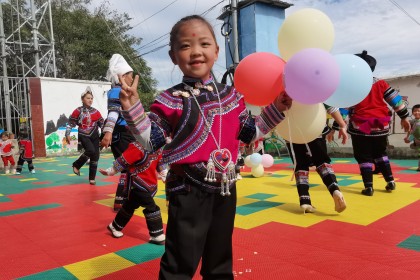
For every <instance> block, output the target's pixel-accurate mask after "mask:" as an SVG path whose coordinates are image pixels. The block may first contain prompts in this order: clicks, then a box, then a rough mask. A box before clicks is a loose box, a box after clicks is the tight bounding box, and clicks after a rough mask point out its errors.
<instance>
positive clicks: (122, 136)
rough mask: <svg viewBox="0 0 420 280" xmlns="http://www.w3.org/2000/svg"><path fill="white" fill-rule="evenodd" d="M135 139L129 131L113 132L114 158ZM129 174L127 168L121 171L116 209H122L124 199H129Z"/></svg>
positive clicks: (115, 200)
mask: <svg viewBox="0 0 420 280" xmlns="http://www.w3.org/2000/svg"><path fill="white" fill-rule="evenodd" d="M133 141H135V138H134V137H133V135H132V134H131V133H130V132H129V131H128V130H127V131H125V130H124V131H115V132H114V133H113V134H112V144H111V151H112V154H113V155H114V158H115V159H116V158H118V157H119V156H121V154H122V153H123V152H124V151H125V150H126V149H127V147H128V144H130V143H131V142H133ZM128 176H129V175H128V174H127V171H126V170H123V171H121V174H120V179H119V180H118V185H117V189H116V191H115V199H114V211H118V210H120V209H121V207H122V205H123V203H124V201H125V200H126V199H127V195H128V188H127V180H128Z"/></svg>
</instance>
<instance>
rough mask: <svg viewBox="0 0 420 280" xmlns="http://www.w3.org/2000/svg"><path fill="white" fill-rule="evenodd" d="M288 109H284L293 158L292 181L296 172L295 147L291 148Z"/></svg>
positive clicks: (291, 146) (291, 145)
mask: <svg viewBox="0 0 420 280" xmlns="http://www.w3.org/2000/svg"><path fill="white" fill-rule="evenodd" d="M288 111H289V110H288V109H286V112H287V116H286V119H287V127H288V129H289V138H290V151H291V153H292V159H293V173H292V177H290V181H293V179H294V178H295V172H296V155H295V149H293V141H292V129H291V128H290V117H291V115H290V112H288Z"/></svg>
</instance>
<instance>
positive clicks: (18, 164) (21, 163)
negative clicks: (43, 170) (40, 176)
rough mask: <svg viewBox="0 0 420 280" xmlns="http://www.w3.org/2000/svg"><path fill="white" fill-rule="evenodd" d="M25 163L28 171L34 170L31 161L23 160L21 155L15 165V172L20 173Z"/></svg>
mask: <svg viewBox="0 0 420 280" xmlns="http://www.w3.org/2000/svg"><path fill="white" fill-rule="evenodd" d="M25 161H26V162H27V163H28V169H29V171H32V170H34V164H33V163H32V159H24V158H23V157H22V154H21V155H20V156H19V160H18V163H17V167H16V172H22V167H23V164H24V163H25Z"/></svg>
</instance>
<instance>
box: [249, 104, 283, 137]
mask: <svg viewBox="0 0 420 280" xmlns="http://www.w3.org/2000/svg"><path fill="white" fill-rule="evenodd" d="M284 118H285V116H284V114H283V113H281V112H280V111H279V110H277V108H276V106H275V105H274V104H273V103H271V104H270V105H268V106H267V107H265V108H264V109H263V110H262V112H261V114H260V115H259V116H257V117H256V118H255V125H256V127H257V128H258V131H259V132H260V133H261V135H258V134H259V133H257V138H256V139H259V138H261V137H263V136H264V135H266V134H267V133H269V132H270V131H271V130H272V129H274V128H275V127H276V126H277V125H278V124H279V123H280V122H281V121H282V120H284Z"/></svg>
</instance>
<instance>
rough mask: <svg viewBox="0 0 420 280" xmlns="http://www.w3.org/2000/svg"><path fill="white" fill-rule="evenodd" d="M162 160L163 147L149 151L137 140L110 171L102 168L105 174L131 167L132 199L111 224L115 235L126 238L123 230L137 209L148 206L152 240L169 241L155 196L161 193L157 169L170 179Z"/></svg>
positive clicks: (115, 162)
mask: <svg viewBox="0 0 420 280" xmlns="http://www.w3.org/2000/svg"><path fill="white" fill-rule="evenodd" d="M161 159H162V151H161V150H158V151H156V152H154V153H152V152H147V151H145V150H144V148H143V147H142V146H141V145H140V144H139V143H138V142H133V143H130V144H129V145H128V148H127V149H126V150H125V151H124V152H123V153H122V154H121V156H120V157H118V158H117V159H116V160H115V161H114V163H113V166H112V167H110V168H108V169H106V170H104V169H99V172H100V173H101V174H103V175H105V176H113V175H115V174H117V173H119V172H121V171H122V170H127V171H128V173H129V174H130V176H129V180H128V182H127V183H128V186H127V187H128V190H129V194H128V199H127V200H125V201H124V203H123V205H122V208H121V209H120V210H119V211H118V213H117V215H116V216H115V219H114V220H113V221H112V223H110V224H109V225H108V230H109V231H110V232H111V233H112V236H114V237H115V238H120V237H123V235H124V234H123V233H122V232H121V231H122V230H123V228H124V227H125V226H126V225H127V224H128V222H129V221H130V219H131V217H133V214H134V211H135V210H136V209H137V208H139V207H140V206H141V207H144V210H143V214H144V217H145V218H146V224H147V228H148V229H149V234H150V239H149V242H150V243H154V244H158V245H163V244H164V243H165V234H163V222H162V215H161V213H160V208H159V206H158V205H156V203H155V201H154V199H153V197H154V196H155V194H156V192H157V183H158V177H157V172H159V174H160V177H161V179H162V181H165V179H166V173H165V169H163V167H162V166H161V165H160V164H159V163H160V161H161ZM156 171H157V172H156Z"/></svg>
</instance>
